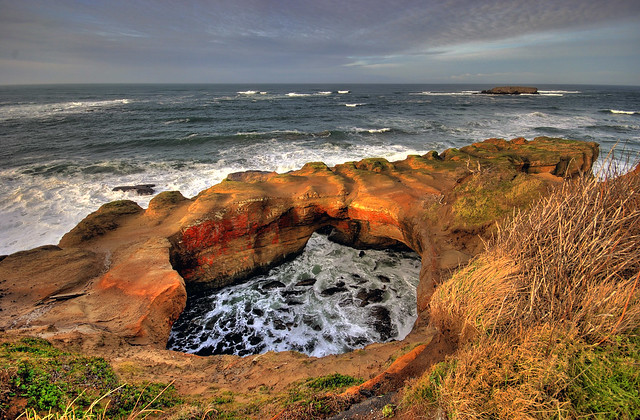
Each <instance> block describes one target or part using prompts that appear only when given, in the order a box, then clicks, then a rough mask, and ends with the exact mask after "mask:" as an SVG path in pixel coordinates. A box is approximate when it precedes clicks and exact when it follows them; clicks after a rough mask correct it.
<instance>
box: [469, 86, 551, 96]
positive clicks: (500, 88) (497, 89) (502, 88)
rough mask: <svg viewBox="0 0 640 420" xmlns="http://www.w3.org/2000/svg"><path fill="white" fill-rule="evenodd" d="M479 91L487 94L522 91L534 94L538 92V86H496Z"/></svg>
mask: <svg viewBox="0 0 640 420" xmlns="http://www.w3.org/2000/svg"><path fill="white" fill-rule="evenodd" d="M481 93H485V94H489V95H520V94H523V93H526V94H529V95H535V94H537V93H538V88H536V87H528V86H498V87H494V88H492V89H488V90H483V91H482V92H481Z"/></svg>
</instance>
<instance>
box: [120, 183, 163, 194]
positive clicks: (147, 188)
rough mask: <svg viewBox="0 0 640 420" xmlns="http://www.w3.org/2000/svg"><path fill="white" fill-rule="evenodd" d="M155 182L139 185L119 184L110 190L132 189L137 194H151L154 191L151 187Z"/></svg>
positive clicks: (125, 190)
mask: <svg viewBox="0 0 640 420" xmlns="http://www.w3.org/2000/svg"><path fill="white" fill-rule="evenodd" d="M155 186H156V184H140V185H120V186H118V187H113V189H112V190H111V191H123V192H128V191H134V192H135V193H136V194H138V195H151V194H153V193H154V192H155V190H154V189H153V187H155Z"/></svg>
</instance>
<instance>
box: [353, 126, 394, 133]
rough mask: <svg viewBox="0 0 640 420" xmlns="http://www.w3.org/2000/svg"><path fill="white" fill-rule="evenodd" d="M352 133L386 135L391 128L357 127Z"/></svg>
mask: <svg viewBox="0 0 640 420" xmlns="http://www.w3.org/2000/svg"><path fill="white" fill-rule="evenodd" d="M354 131H355V132H356V133H371V134H375V133H386V132H388V131H391V128H389V127H384V128H359V127H356V128H354Z"/></svg>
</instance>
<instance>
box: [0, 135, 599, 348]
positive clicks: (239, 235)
mask: <svg viewBox="0 0 640 420" xmlns="http://www.w3.org/2000/svg"><path fill="white" fill-rule="evenodd" d="M597 155H598V147H597V145H596V144H595V143H583V142H576V141H568V140H560V139H548V138H539V139H535V140H533V141H526V140H524V139H521V138H519V139H514V140H513V141H505V140H500V139H490V140H487V141H485V142H482V143H474V144H473V145H470V146H467V147H463V148H461V149H459V150H458V149H449V150H447V151H445V152H443V153H442V154H440V155H439V154H438V153H436V152H430V153H428V154H426V155H423V156H409V157H407V158H406V159H405V160H402V161H398V162H388V161H386V160H385V159H364V160H362V161H360V162H347V163H344V164H341V165H337V166H335V167H333V168H329V167H327V166H326V165H325V164H323V163H309V164H307V165H305V166H304V167H303V168H301V169H300V170H297V171H293V172H289V173H286V174H275V173H264V172H257V171H253V172H249V173H244V174H242V173H241V174H233V175H232V176H230V177H229V178H228V179H227V180H225V181H223V182H222V183H220V184H217V185H215V186H213V187H211V188H209V189H207V190H205V191H203V192H201V193H200V194H199V195H198V196H197V197H195V198H193V199H186V198H184V197H182V195H180V194H179V193H177V192H166V193H161V194H159V195H158V196H157V197H155V198H154V199H153V200H152V201H151V203H150V205H149V208H148V209H147V210H146V211H143V210H142V209H140V208H139V207H138V206H137V205H135V203H131V202H126V201H124V202H115V203H110V204H107V205H105V206H103V207H102V208H101V209H100V210H98V211H97V212H95V213H93V214H92V215H89V216H88V217H87V218H86V219H85V220H83V221H82V222H81V223H80V224H79V225H78V226H77V227H76V228H74V229H73V230H72V231H71V232H69V233H68V234H67V235H65V237H64V238H63V239H62V241H61V242H60V248H56V247H54V248H51V249H49V250H44V251H42V250H41V251H37V252H36V253H35V254H34V253H33V252H35V251H30V252H31V253H29V252H27V253H17V254H14V255H12V256H9V257H7V258H5V259H4V260H3V261H0V280H2V281H3V282H4V284H3V285H0V287H2V291H3V293H5V295H4V297H2V298H0V299H1V300H0V305H1V306H0V307H1V308H2V309H3V311H1V312H0V326H2V327H3V328H5V329H15V328H18V329H31V330H33V331H35V332H38V331H40V333H42V334H45V332H46V334H50V335H55V334H58V333H60V334H62V333H65V332H68V331H72V330H74V329H75V330H77V331H80V330H81V331H82V334H98V335H100V334H112V335H114V336H116V337H120V338H122V339H124V340H127V341H128V342H130V343H135V344H151V345H158V346H164V344H165V343H166V340H167V336H168V333H169V331H170V328H171V325H172V323H173V322H174V321H175V320H176V319H177V317H178V316H179V314H180V313H181V311H182V310H183V308H184V306H185V302H186V290H189V289H203V288H217V287H221V286H225V285H228V284H232V283H234V282H236V281H238V280H241V279H244V278H246V277H247V276H249V275H251V274H253V273H256V272H259V271H262V270H266V269H268V268H270V267H272V266H273V265H275V264H278V263H280V262H282V261H284V260H285V259H287V258H290V257H292V256H295V255H296V254H298V253H299V252H301V251H302V250H303V249H304V246H305V244H306V243H307V240H308V239H309V237H310V236H311V234H312V233H313V232H315V231H318V230H323V231H326V232H330V238H332V239H334V240H336V241H338V242H342V243H345V244H348V245H351V246H355V247H362V248H366V247H375V248H386V247H392V246H404V247H408V248H411V249H413V250H414V251H416V252H418V253H419V254H420V255H421V256H422V263H423V267H422V270H421V279H420V285H419V286H418V302H417V304H418V308H419V309H420V310H421V309H424V308H425V307H426V305H427V304H428V300H429V297H430V294H431V293H432V291H433V288H434V287H435V282H436V281H437V279H438V273H439V270H450V269H452V268H454V267H455V266H456V264H459V263H465V262H466V261H467V260H468V258H469V256H470V255H472V254H474V253H475V252H477V251H478V246H479V240H478V239H477V234H478V233H482V232H483V231H484V230H485V229H486V228H487V226H490V225H491V223H492V222H493V221H495V218H497V217H500V215H501V213H499V212H496V213H490V214H488V216H487V215H482V216H483V217H480V218H478V217H476V216H477V214H476V213H477V212H475V213H473V217H471V216H469V214H471V213H470V212H467V211H463V210H468V209H466V208H465V207H464V206H460V203H461V202H462V201H461V200H468V202H469V203H480V204H476V205H477V206H478V207H479V208H478V209H477V210H478V212H482V211H483V205H484V204H481V203H486V202H487V201H486V197H491V199H492V200H494V199H500V198H501V197H503V196H504V197H506V198H508V199H509V200H511V201H505V203H506V204H504V205H503V206H502V207H498V208H499V209H503V208H506V207H505V206H508V205H510V203H512V202H513V203H517V205H520V204H521V203H525V201H523V197H525V198H527V199H528V198H529V197H534V196H535V194H540V193H544V191H546V189H547V188H549V186H551V185H553V184H554V183H555V182H561V181H562V179H563V178H570V177H573V176H576V175H578V174H579V173H581V172H588V171H589V170H590V168H591V164H592V163H593V161H594V160H595V159H596V158H597ZM525 188H529V189H531V191H529V190H526V191H525ZM523 191H524V192H523ZM534 193H535V194H534ZM491 194H493V195H491ZM469 196H472V197H471V198H472V199H473V200H472V199H470V198H469ZM514 197H515V198H514ZM474 200H475V201H474ZM483 200H484V201H483ZM466 202H467V201H465V203H466ZM36 254H37V255H36ZM42 258H44V259H45V260H47V261H49V262H48V264H54V265H55V269H52V270H51V271H48V272H42V271H39V268H38V267H39V266H41V264H42V261H41V259H42ZM83 258H84V260H83ZM87 258H88V259H87ZM52 261H53V262H52ZM82 261H89V262H90V263H89V264H84V265H83V263H82ZM61 273H68V274H67V275H61ZM9 289H10V291H8V290H9ZM62 292H64V293H66V294H67V295H66V296H63V297H62V298H60V297H59V298H57V299H51V298H50V297H51V295H52V294H55V293H62ZM8 297H9V299H8ZM18 307H19V308H20V309H19V310H18ZM5 308H6V309H5Z"/></svg>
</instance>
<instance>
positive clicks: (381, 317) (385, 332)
mask: <svg viewBox="0 0 640 420" xmlns="http://www.w3.org/2000/svg"><path fill="white" fill-rule="evenodd" d="M369 314H370V315H371V319H372V326H373V327H374V328H375V330H376V331H377V332H378V334H380V341H387V340H389V339H390V338H391V337H392V335H393V326H392V325H391V315H390V314H389V310H388V309H387V308H385V307H384V306H373V307H371V309H370V312H369Z"/></svg>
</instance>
